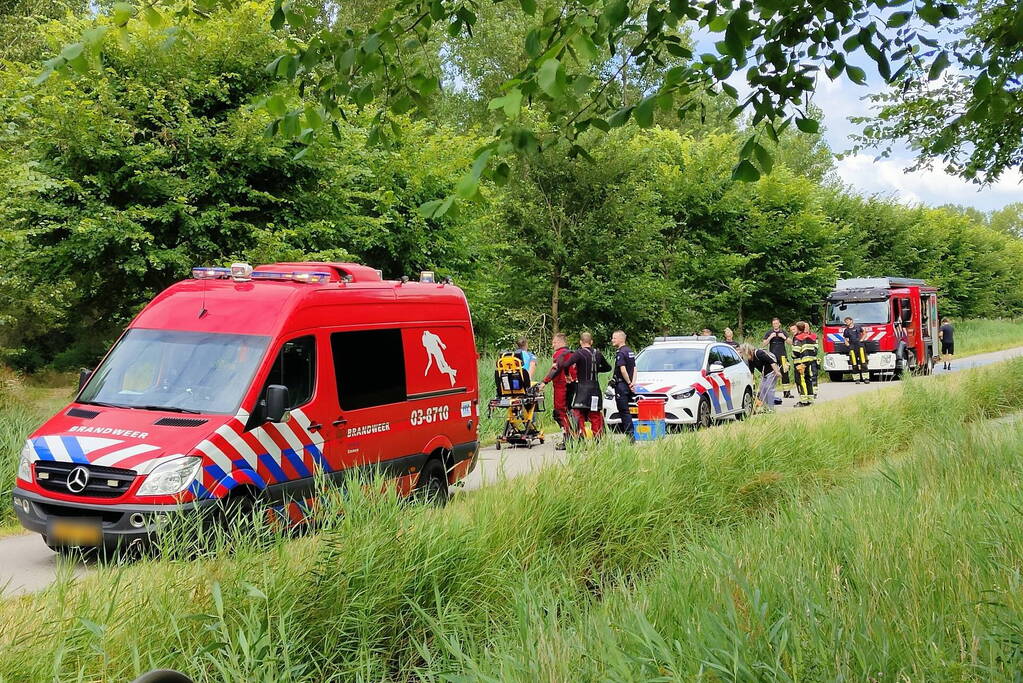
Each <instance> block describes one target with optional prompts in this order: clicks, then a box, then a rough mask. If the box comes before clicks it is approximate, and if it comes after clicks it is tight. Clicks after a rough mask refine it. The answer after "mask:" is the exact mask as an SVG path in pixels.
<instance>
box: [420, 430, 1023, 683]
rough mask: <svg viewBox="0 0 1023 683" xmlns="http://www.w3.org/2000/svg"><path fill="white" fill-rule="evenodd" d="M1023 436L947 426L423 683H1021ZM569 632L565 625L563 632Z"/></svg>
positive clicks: (537, 601)
mask: <svg viewBox="0 0 1023 683" xmlns="http://www.w3.org/2000/svg"><path fill="white" fill-rule="evenodd" d="M1021 475H1023V423H1020V422H1014V423H1011V424H991V423H987V424H985V425H983V426H982V427H979V428H975V429H968V428H964V427H963V426H961V425H951V426H947V427H946V428H944V429H942V430H941V431H940V432H939V433H938V434H936V435H935V438H933V439H928V440H922V441H920V442H918V443H917V444H916V445H915V447H914V448H913V450H912V454H911V457H908V458H902V459H899V460H896V461H894V462H890V463H887V464H885V465H884V466H882V467H879V468H877V469H873V470H871V471H870V473H869V475H868V476H865V477H863V478H862V479H861V480H860V481H858V482H857V483H855V484H853V485H851V486H848V487H845V488H842V489H839V490H837V491H834V492H832V493H830V494H827V495H825V496H822V497H819V498H816V499H813V500H810V501H807V502H802V503H797V504H793V505H789V506H784V507H782V508H781V509H779V510H778V511H777V513H776V514H773V515H764V516H763V517H761V520H760V522H761V523H759V524H749V525H743V526H741V527H737V528H725V529H716V530H714V531H712V532H711V533H709V534H706V535H705V536H703V537H701V538H698V539H696V540H693V541H691V542H688V543H683V544H681V545H679V546H678V547H677V548H675V549H673V551H672V552H671V554H670V555H669V556H668V557H667V558H666V559H665V560H664V561H662V562H660V563H659V564H658V568H657V571H656V572H655V573H653V574H651V575H650V576H648V577H646V578H645V579H644V580H643V581H642V582H641V584H640V585H639V586H636V587H633V586H630V585H627V584H625V585H619V586H617V587H616V588H615V589H614V590H613V591H611V592H610V593H609V594H608V595H607V597H606V599H605V600H604V601H603V602H602V603H601V604H599V605H591V606H590V607H591V608H590V609H587V606H586V605H583V606H578V605H573V604H571V603H567V604H566V603H562V602H561V601H560V600H559V599H558V596H557V595H551V594H543V595H539V596H533V597H531V598H530V600H529V604H528V606H527V605H525V604H523V609H522V611H521V612H520V613H519V614H518V615H517V619H516V622H515V624H514V625H513V627H511V628H508V629H505V630H504V631H503V633H502V635H501V636H500V637H498V638H495V639H492V640H490V642H487V643H485V645H484V646H483V647H481V648H480V649H479V650H470V651H469V652H467V653H465V654H464V655H463V654H462V653H461V652H459V651H458V650H457V649H456V648H455V647H453V644H454V643H455V642H464V641H456V640H455V639H454V638H453V637H452V636H453V635H454V634H448V636H447V638H445V639H444V642H446V643H448V644H449V645H450V647H449V649H448V651H447V653H446V655H447V656H446V657H445V658H438V663H441V664H442V665H441V666H434V667H433V668H432V669H431V670H430V671H428V672H426V673H428V675H427V676H425V677H424V679H425V680H443V677H444V675H447V674H464V673H466V672H471V675H472V677H473V678H475V679H477V680H521V681H532V680H551V681H556V680H619V681H625V680H636V681H638V680H647V681H649V680H671V679H674V680H694V679H700V678H706V679H710V680H719V679H725V680H985V681H987V680H1018V677H1019V672H1020V671H1021V670H1023V576H1021V573H1020V565H1021V561H1023V529H1021V527H1020V525H1019V524H1018V519H1019V515H1020V513H1021V511H1023V507H1021V506H1023V492H1021V490H1020V486H1019V481H1020V478H1021ZM555 613H556V614H557V618H556V619H555V618H551V615H552V614H555Z"/></svg>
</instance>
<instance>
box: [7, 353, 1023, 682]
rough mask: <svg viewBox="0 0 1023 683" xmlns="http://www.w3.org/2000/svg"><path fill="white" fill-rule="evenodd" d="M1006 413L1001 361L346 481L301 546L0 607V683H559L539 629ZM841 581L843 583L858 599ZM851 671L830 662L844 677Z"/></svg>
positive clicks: (255, 545) (237, 553)
mask: <svg viewBox="0 0 1023 683" xmlns="http://www.w3.org/2000/svg"><path fill="white" fill-rule="evenodd" d="M1020 408H1023V361H1013V362H1009V363H1006V364H1003V365H1001V366H999V367H997V368H991V369H982V370H977V371H970V372H964V373H959V374H956V375H951V376H947V377H936V378H930V379H927V380H922V381H911V382H907V383H906V384H905V385H904V386H903V387H901V388H900V390H899V391H892V392H884V393H881V394H876V395H872V396H871V398H870V402H867V400H866V399H863V400H860V401H858V402H852V403H842V404H834V405H822V406H819V407H818V408H817V409H815V410H813V411H808V412H806V413H802V414H793V415H786V416H773V417H768V418H758V419H754V420H752V421H751V422H749V423H747V424H734V425H729V426H725V427H720V428H718V429H715V430H710V431H707V432H700V433H694V434H684V435H679V436H676V437H672V438H669V439H666V440H664V441H663V442H660V443H659V444H657V445H656V446H652V447H648V448H642V449H632V448H628V447H624V446H623V445H621V444H618V443H611V442H605V443H604V444H602V445H601V446H599V447H597V448H594V449H592V450H589V451H585V450H584V451H582V452H580V453H579V454H578V455H577V456H576V457H575V459H574V460H573V461H572V462H571V463H570V464H569V465H568V466H566V467H555V468H550V469H548V470H545V471H542V472H540V473H538V474H537V475H536V476H532V477H527V478H523V479H519V480H513V481H509V482H504V483H502V484H499V485H497V486H494V487H490V488H488V489H484V490H482V491H480V492H476V493H474V494H472V495H468V496H464V497H462V499H461V500H457V501H456V502H455V503H453V504H452V505H451V506H450V507H449V508H448V509H446V510H430V509H423V508H412V507H409V506H407V505H403V504H400V503H398V502H397V501H395V499H394V498H393V497H392V496H389V495H382V496H381V495H370V494H368V493H365V492H364V491H362V490H361V489H358V488H356V489H355V490H354V491H353V493H352V495H351V496H350V497H349V498H347V499H341V498H336V497H331V498H330V499H329V500H328V501H327V502H326V503H325V506H324V507H325V509H324V511H323V513H324V523H325V524H326V528H325V529H324V530H323V531H322V532H321V533H320V534H318V535H316V536H314V537H309V538H304V539H299V540H293V539H288V538H285V537H280V536H273V535H271V534H267V533H262V534H258V535H255V536H254V538H252V539H250V540H248V541H246V540H244V539H242V540H241V541H239V542H236V543H234V544H232V545H230V546H229V548H230V550H229V551H228V550H227V549H221V550H220V551H219V552H212V553H210V552H205V553H204V554H202V555H201V556H199V557H196V558H192V557H191V556H190V555H189V553H188V552H181V551H183V550H187V549H182V548H178V549H172V552H171V553H170V554H169V556H168V559H164V560H149V561H145V562H140V563H137V564H134V565H130V566H125V567H118V566H110V567H104V568H101V569H100V570H99V571H97V572H95V573H94V574H93V575H91V576H89V577H88V578H87V579H85V580H83V581H82V582H81V584H80V585H72V584H69V583H68V582H66V581H64V582H59V583H58V584H57V585H55V586H54V587H53V588H51V589H50V590H49V591H47V592H45V593H42V594H39V595H33V596H27V597H24V598H21V599H19V600H17V601H9V602H7V603H4V604H2V605H0V678H6V679H9V680H38V679H48V678H50V679H52V678H60V679H65V678H83V679H88V680H95V679H130V678H131V677H132V676H133V675H135V674H137V673H138V672H139V671H142V670H144V669H147V668H152V667H156V666H171V667H177V668H181V669H183V670H186V671H187V672H189V673H190V674H191V675H193V676H195V677H197V678H198V679H200V680H223V679H233V680H317V681H318V680H326V679H334V680H366V679H372V680H395V679H397V680H409V679H413V678H417V677H419V678H424V679H432V678H436V677H437V676H439V675H441V674H443V673H445V672H451V673H456V674H459V675H462V676H464V677H466V678H467V679H477V678H481V677H483V674H493V675H494V677H496V678H504V677H505V673H507V675H508V677H511V678H530V679H534V677H533V676H532V674H533V673H536V674H537V676H536V677H535V678H536V679H540V680H544V679H546V680H564V679H563V678H560V677H559V676H558V675H556V673H555V674H552V675H550V676H548V675H546V673H545V672H559V671H561V670H560V669H559V668H558V667H559V666H561V663H562V662H564V663H565V666H571V665H572V664H571V663H572V662H573V657H574V656H575V655H576V654H577V653H576V651H575V650H574V649H573V644H572V642H570V639H569V640H566V641H564V642H563V641H562V638H567V637H568V636H569V635H571V634H567V635H566V634H564V633H561V632H559V630H558V625H559V624H560V623H562V622H565V623H579V624H583V623H589V622H588V621H587V620H588V619H589V618H591V617H590V615H593V616H592V618H593V619H595V620H597V621H596V622H595V623H599V619H600V610H601V609H602V608H603V607H602V606H603V605H607V606H608V607H607V609H610V608H611V606H613V605H614V604H617V603H616V602H615V601H616V600H622V601H628V600H629V591H632V590H637V591H640V590H643V588H644V587H646V586H648V585H654V584H655V582H656V581H657V580H658V578H659V577H661V576H662V575H664V574H665V573H667V574H670V573H671V572H670V568H671V567H673V566H674V564H673V563H675V562H679V561H682V560H684V558H685V557H688V556H690V555H692V553H693V549H694V548H700V547H709V546H708V543H709V542H711V541H713V540H714V539H719V538H723V537H722V536H720V534H731V533H736V534H740V533H743V532H744V530H750V532H752V530H755V528H756V527H759V526H762V525H765V524H770V523H771V521H770V520H772V519H775V520H783V519H784V518H785V515H787V514H789V512H788V510H790V509H792V507H793V506H797V505H800V504H802V503H803V502H804V501H812V500H813V499H815V498H818V497H820V496H821V495H822V494H826V493H827V492H828V491H833V490H835V488H836V487H840V486H845V485H849V484H852V483H854V482H856V481H857V480H858V479H859V478H860V477H861V476H862V471H863V468H865V467H869V466H871V465H872V464H874V463H877V462H880V461H882V460H884V459H886V458H890V457H892V456H895V455H899V454H904V453H906V452H907V451H911V450H914V449H919V448H922V447H925V445H926V444H929V443H931V442H933V441H934V439H936V438H950V437H949V436H948V434H949V433H948V432H947V431H945V430H947V429H948V425H950V424H953V423H956V422H961V423H975V422H979V421H982V420H984V419H986V418H989V417H994V416H997V415H1001V414H1005V413H1007V412H1010V411H1014V410H1019V409H1020ZM950 417H951V418H952V419H950ZM967 446H969V444H962V443H960V442H959V441H955V440H953V442H952V445H950V446H949V447H948V448H949V452H950V453H953V454H955V453H957V452H959V449H960V448H962V447H967ZM1015 478H1016V477H1008V478H1007V479H1011V480H1014V479H1015ZM369 490H371V491H372V490H374V489H372V488H370V489H369ZM342 510H343V511H344V512H345V514H344V515H343V516H340V515H338V514H337V513H338V512H340V511H342ZM214 550H216V548H214ZM900 550H901V552H903V553H905V552H912V547H910V548H908V549H898V548H896V547H892V548H891V552H893V553H895V552H897V551H900ZM989 552H990V553H995V552H996V550H995V549H993V548H992V549H989ZM779 554H780V556H782V557H783V555H784V549H783V548H780V549H779ZM800 557H802V556H800ZM778 562H779V563H782V562H783V560H782V559H779V560H778ZM778 566H779V567H780V566H781V564H779V565H778ZM821 571H824V570H821ZM1006 571H1008V569H1006ZM705 578H707V580H709V578H708V577H705ZM863 588H864V591H863V592H858V591H859V590H860V589H858V588H857V587H856V586H855V585H853V586H851V587H850V588H849V589H848V590H850V591H852V594H853V596H854V597H857V598H859V599H861V600H867V601H869V600H872V599H874V597H875V596H874V594H873V592H871V591H867V590H866V588H867V586H866V585H865V586H864V587H863ZM779 590H781V591H783V592H784V587H780V588H779ZM878 599H880V598H878ZM757 604H759V603H757ZM643 607H644V604H643V603H641V602H637V603H636V608H637V609H642V608H643ZM891 609H893V610H894V608H891ZM721 618H722V619H724V618H725V614H724V613H722V615H721ZM722 623H723V624H724V625H726V626H727V621H725V622H722ZM751 623H753V622H751ZM864 623H865V627H866V626H869V625H870V624H871V623H873V622H864ZM658 626H660V624H658ZM679 628H683V629H684V628H686V626H685V625H684V624H682V625H680V626H679ZM693 628H694V629H695V628H696V626H695V625H694V626H693ZM758 632H759V631H758ZM793 633H794V632H793ZM869 634H870V632H869V631H868V632H867V635H869ZM697 635H698V634H697ZM534 636H535V638H536V639H541V640H542V641H543V642H540V643H538V642H536V640H535V639H534ZM580 637H583V636H582V635H581V636H580ZM694 637H695V636H694ZM835 637H836V638H837V637H840V636H835ZM859 637H861V638H862V637H864V636H863V635H862V634H860V636H859ZM608 643H609V647H610V645H612V644H614V641H613V639H610V640H609V641H608ZM883 645H884V643H881V646H883ZM548 646H549V648H548ZM527 647H528V648H534V647H535V648H536V649H535V650H534V649H527ZM863 647H864V648H866V647H867V646H866V645H863ZM516 648H517V649H516ZM530 652H535V653H536V654H535V655H533V654H530ZM989 652H990V651H985V652H984V653H982V654H981V655H979V656H987V654H988V653H989ZM495 653H497V654H495ZM501 653H507V658H504V655H503V654H501ZM602 654H603V653H596V654H594V657H593V659H594V663H593V664H592V666H593V667H596V668H594V669H592V670H593V671H599V670H600V667H602V666H603V664H600V661H601V656H602ZM833 654H834V653H832V655H833ZM613 656H614V653H613V651H611V650H609V651H608V657H609V658H611V657H613ZM621 659H622V660H623V661H624V662H626V664H623V665H622V666H625V665H627V664H628V663H629V662H630V661H631V659H630V656H628V655H627V654H622V655H621ZM868 664H869V665H871V666H872V663H871V662H866V661H864V662H862V663H857V662H853V663H852V664H850V665H849V669H848V670H849V671H854V672H857V675H855V676H854V677H856V678H865V677H866V676H867V674H868V673H869V672H870V669H869V668H863V667H866V666H867V665H868ZM987 664H988V665H990V666H994V665H995V662H994V661H988V662H987ZM589 665H590V664H589V663H588V664H587V666H589ZM637 666H639V665H637ZM679 666H680V668H679V671H683V670H685V669H683V668H682V667H681V664H680V665H679ZM518 667H524V668H523V669H520V668H518ZM636 670H637V671H640V670H642V669H636ZM823 670H824V669H822V671H823ZM765 671H766V670H765ZM668 673H669V675H670V670H669V672H668ZM764 675H765V676H768V674H767V673H765V674H764ZM603 677H606V678H609V679H616V677H615V676H614V675H611V674H606V675H605V676H603ZM680 677H682V678H685V677H686V676H685V675H684V674H680ZM726 677H727V676H726ZM572 678H576V677H572Z"/></svg>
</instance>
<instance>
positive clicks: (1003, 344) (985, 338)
mask: <svg viewBox="0 0 1023 683" xmlns="http://www.w3.org/2000/svg"><path fill="white" fill-rule="evenodd" d="M953 325H954V327H955V344H956V355H957V356H969V355H972V354H977V353H988V352H990V351H999V350H1001V349H1008V348H1011V347H1014V346H1023V320H1010V319H1005V320H961V321H955V322H954V323H953Z"/></svg>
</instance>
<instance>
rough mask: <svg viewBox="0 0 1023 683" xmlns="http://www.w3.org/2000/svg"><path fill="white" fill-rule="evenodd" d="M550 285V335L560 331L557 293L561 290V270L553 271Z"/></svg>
mask: <svg viewBox="0 0 1023 683" xmlns="http://www.w3.org/2000/svg"><path fill="white" fill-rule="evenodd" d="M552 280H553V282H552V283H551V330H552V332H551V334H557V333H558V332H560V331H561V322H560V321H559V320H558V293H559V290H560V289H561V268H557V267H556V268H555V269H554V275H553V277H552Z"/></svg>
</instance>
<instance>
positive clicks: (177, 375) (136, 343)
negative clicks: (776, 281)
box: [78, 329, 270, 414]
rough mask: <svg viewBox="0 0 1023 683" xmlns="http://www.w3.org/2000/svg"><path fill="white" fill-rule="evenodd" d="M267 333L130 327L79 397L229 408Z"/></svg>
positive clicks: (187, 408)
mask: <svg viewBox="0 0 1023 683" xmlns="http://www.w3.org/2000/svg"><path fill="white" fill-rule="evenodd" d="M269 343H270V338H269V337H258V336H253V335H246V334H213V333H208V332H182V331H177V330H143V329H132V330H128V332H127V333H126V334H125V335H124V336H123V337H121V340H120V341H119V342H117V345H116V346H115V347H114V348H113V350H112V351H111V352H110V354H109V355H108V356H107V357H106V359H105V360H104V361H103V363H102V364H101V365H100V366H99V368H97V369H96V372H95V373H94V374H93V376H92V379H90V380H89V383H88V384H87V385H86V386H85V389H84V390H83V391H82V393H81V396H79V398H78V400H79V402H81V403H94V404H100V405H111V406H117V407H122V408H140V409H144V410H161V409H165V410H170V411H173V412H197V413H228V414H230V413H234V412H235V411H237V410H238V406H239V404H240V403H241V400H242V396H243V395H244V393H245V390H246V389H247V388H248V386H249V384H250V383H251V382H252V376H253V374H255V372H256V368H257V367H258V365H259V362H260V360H262V358H263V354H264V353H265V352H266V348H267V346H268V345H269Z"/></svg>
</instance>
